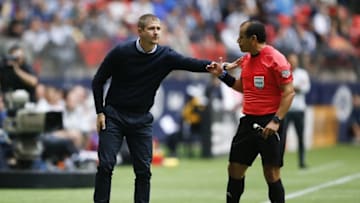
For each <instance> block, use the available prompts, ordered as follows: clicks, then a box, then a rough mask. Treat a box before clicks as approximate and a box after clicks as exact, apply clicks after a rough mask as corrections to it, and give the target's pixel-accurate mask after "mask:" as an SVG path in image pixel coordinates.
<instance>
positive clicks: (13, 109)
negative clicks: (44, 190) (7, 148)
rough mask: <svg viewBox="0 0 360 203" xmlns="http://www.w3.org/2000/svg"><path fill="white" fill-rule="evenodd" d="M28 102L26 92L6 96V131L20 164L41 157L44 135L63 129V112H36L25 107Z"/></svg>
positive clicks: (15, 92) (9, 93)
mask: <svg viewBox="0 0 360 203" xmlns="http://www.w3.org/2000/svg"><path fill="white" fill-rule="evenodd" d="M28 101H29V93H28V92H27V91H25V90H15V91H12V92H8V93H6V94H5V105H6V106H7V109H8V116H7V118H6V119H5V120H4V130H5V131H6V132H7V133H8V135H9V137H10V139H11V141H12V144H13V148H14V155H15V158H16V159H17V161H18V162H20V163H31V162H32V161H33V160H36V159H38V158H39V157H40V156H41V153H42V151H43V146H42V142H41V139H40V136H41V135H42V133H44V132H49V131H52V130H56V129H61V128H63V122H62V113H61V112H36V111H35V110H34V108H33V107H31V106H28V107H27V106H26V105H25V104H26V103H27V102H28Z"/></svg>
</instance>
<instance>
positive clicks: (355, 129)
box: [349, 93, 360, 145]
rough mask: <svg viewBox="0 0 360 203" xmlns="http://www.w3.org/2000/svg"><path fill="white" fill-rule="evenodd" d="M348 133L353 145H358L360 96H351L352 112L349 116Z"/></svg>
mask: <svg viewBox="0 0 360 203" xmlns="http://www.w3.org/2000/svg"><path fill="white" fill-rule="evenodd" d="M349 124H350V133H351V136H352V139H353V140H352V141H353V143H354V144H357V145H359V144H360V94H359V93H355V94H354V96H353V110H352V113H351V116H350V121H349Z"/></svg>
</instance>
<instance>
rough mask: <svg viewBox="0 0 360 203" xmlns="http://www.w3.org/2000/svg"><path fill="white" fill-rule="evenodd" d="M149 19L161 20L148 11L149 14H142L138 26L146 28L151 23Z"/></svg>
mask: <svg viewBox="0 0 360 203" xmlns="http://www.w3.org/2000/svg"><path fill="white" fill-rule="evenodd" d="M149 20H151V21H160V19H159V18H158V17H157V16H155V15H153V14H150V13H148V14H144V15H142V16H140V18H139V21H138V25H137V26H138V27H139V28H141V29H144V28H145V26H146V25H147V24H148V23H149Z"/></svg>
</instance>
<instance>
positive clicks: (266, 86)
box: [207, 21, 295, 203]
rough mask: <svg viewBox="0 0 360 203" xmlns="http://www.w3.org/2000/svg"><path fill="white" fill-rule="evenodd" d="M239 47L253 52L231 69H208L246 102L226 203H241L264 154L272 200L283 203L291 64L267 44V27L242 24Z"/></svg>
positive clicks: (220, 66) (231, 160) (221, 65)
mask: <svg viewBox="0 0 360 203" xmlns="http://www.w3.org/2000/svg"><path fill="white" fill-rule="evenodd" d="M237 42H238V44H239V47H240V49H241V51H243V52H248V53H247V54H246V55H244V56H243V57H241V58H239V59H237V60H236V61H234V62H232V63H223V62H222V61H220V63H216V64H212V65H209V66H208V67H207V69H208V71H210V72H211V73H213V74H214V75H216V76H218V77H219V79H220V80H222V81H223V82H224V83H225V84H227V85H228V86H229V87H231V88H233V89H235V90H237V91H239V92H242V93H243V96H244V103H243V113H244V115H245V116H244V117H242V118H240V124H239V126H238V129H237V132H236V134H235V136H234V138H233V140H232V145H231V149H230V155H229V166H228V174H229V180H228V184H227V194H226V202H227V203H238V202H239V201H240V197H241V195H242V193H243V192H244V185H245V172H246V170H247V169H248V167H249V166H251V165H252V163H253V162H254V160H255V158H256V157H257V155H258V154H260V155H261V160H262V166H263V173H264V177H265V179H266V182H267V185H268V189H269V190H268V195H269V199H270V201H271V202H273V203H275V202H276V203H283V202H285V191H284V187H283V184H282V182H281V178H280V168H281V167H282V166H283V156H284V150H285V134H284V131H283V127H282V119H283V118H284V117H285V114H286V113H287V111H288V109H289V107H290V105H291V102H292V100H293V97H294V95H295V92H294V87H293V83H292V81H293V77H292V73H291V69H290V64H289V63H288V62H287V60H286V58H285V56H283V55H282V54H281V53H280V52H279V51H277V50H276V49H275V48H273V47H272V46H269V45H267V44H266V43H265V42H266V32H265V27H264V25H263V24H262V23H260V22H257V21H245V22H244V23H242V24H241V25H240V33H239V38H238V39H237ZM236 67H238V68H241V69H242V70H241V75H240V76H239V79H236V78H234V77H232V76H231V75H230V74H229V73H228V72H227V71H226V70H227V69H232V68H236ZM224 69H226V70H224Z"/></svg>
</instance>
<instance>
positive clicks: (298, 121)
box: [284, 111, 305, 167]
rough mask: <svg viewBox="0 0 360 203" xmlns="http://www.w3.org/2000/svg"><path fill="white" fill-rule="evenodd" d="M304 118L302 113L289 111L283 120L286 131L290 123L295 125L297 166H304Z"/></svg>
mask: <svg viewBox="0 0 360 203" xmlns="http://www.w3.org/2000/svg"><path fill="white" fill-rule="evenodd" d="M304 116H305V113H304V112H303V111H289V112H288V113H287V114H286V118H285V120H284V127H285V129H286V130H287V129H288V127H289V125H290V123H291V122H293V123H294V125H295V130H296V135H297V139H298V156H299V166H300V167H304V166H305V145H304V119H305V118H304Z"/></svg>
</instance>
